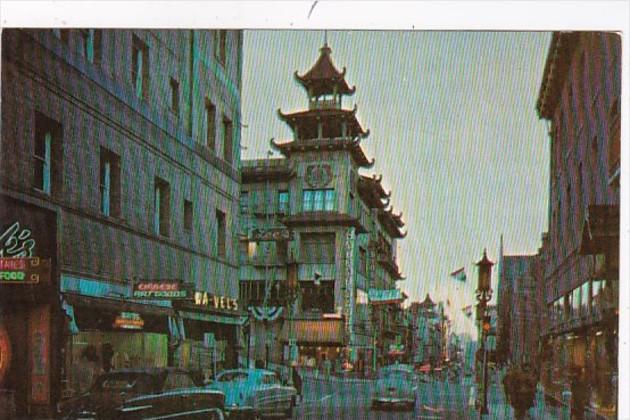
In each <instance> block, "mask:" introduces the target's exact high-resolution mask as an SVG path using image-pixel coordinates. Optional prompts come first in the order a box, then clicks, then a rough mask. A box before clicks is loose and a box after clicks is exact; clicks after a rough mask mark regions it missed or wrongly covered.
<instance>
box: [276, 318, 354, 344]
mask: <svg viewBox="0 0 630 420" xmlns="http://www.w3.org/2000/svg"><path fill="white" fill-rule="evenodd" d="M280 337H281V340H282V341H284V342H288V341H289V338H294V339H295V340H297V344H298V345H308V344H339V345H342V344H343V321H342V320H340V319H324V320H305V319H300V320H294V321H285V323H284V325H283V326H282V331H281V333H280Z"/></svg>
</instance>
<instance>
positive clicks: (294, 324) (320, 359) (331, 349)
mask: <svg viewBox="0 0 630 420" xmlns="http://www.w3.org/2000/svg"><path fill="white" fill-rule="evenodd" d="M343 327H344V325H343V321H342V320H341V319H320V320H310V319H308V320H304V319H301V320H293V321H285V322H284V325H283V327H282V332H281V335H280V338H281V340H282V342H283V343H285V344H288V343H289V342H290V340H295V342H296V344H297V346H298V358H297V359H298V364H299V365H300V366H305V367H311V368H315V369H319V370H320V371H323V372H333V371H334V370H339V369H341V361H342V360H345V359H344V356H346V355H345V351H346V347H345V345H344V333H343Z"/></svg>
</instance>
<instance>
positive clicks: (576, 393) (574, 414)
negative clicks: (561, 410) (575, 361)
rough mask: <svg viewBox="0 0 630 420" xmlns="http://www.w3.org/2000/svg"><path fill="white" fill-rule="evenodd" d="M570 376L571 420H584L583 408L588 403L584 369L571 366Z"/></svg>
mask: <svg viewBox="0 0 630 420" xmlns="http://www.w3.org/2000/svg"><path fill="white" fill-rule="evenodd" d="M570 375H571V420H573V419H575V420H582V419H584V408H585V407H586V404H587V402H588V385H587V383H586V378H585V375H584V368H582V367H581V366H573V367H572V368H571V371H570Z"/></svg>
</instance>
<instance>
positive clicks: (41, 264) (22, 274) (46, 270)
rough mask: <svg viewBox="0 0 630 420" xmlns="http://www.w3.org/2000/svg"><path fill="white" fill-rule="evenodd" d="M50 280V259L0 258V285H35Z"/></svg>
mask: <svg viewBox="0 0 630 420" xmlns="http://www.w3.org/2000/svg"><path fill="white" fill-rule="evenodd" d="M49 280H50V259H42V258H38V257H23V258H4V257H2V258H0V284H3V283H22V284H35V283H39V282H40V281H42V282H44V281H46V282H47V281H49Z"/></svg>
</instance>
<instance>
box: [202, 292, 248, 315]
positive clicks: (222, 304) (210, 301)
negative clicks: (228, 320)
mask: <svg viewBox="0 0 630 420" xmlns="http://www.w3.org/2000/svg"><path fill="white" fill-rule="evenodd" d="M195 305H201V306H210V307H212V308H214V309H227V310H231V311H238V300H237V299H234V298H230V297H227V296H217V295H211V294H209V293H207V292H195Z"/></svg>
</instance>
